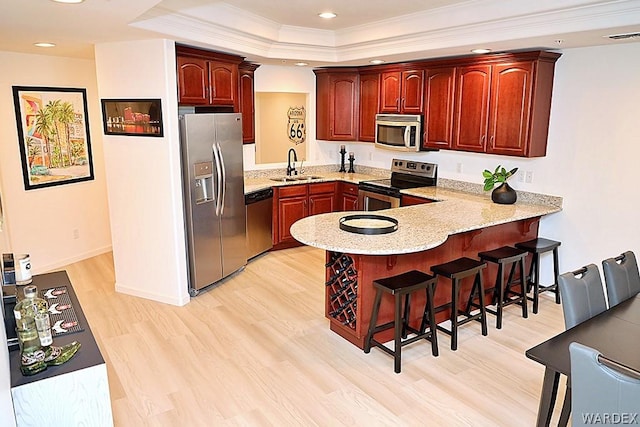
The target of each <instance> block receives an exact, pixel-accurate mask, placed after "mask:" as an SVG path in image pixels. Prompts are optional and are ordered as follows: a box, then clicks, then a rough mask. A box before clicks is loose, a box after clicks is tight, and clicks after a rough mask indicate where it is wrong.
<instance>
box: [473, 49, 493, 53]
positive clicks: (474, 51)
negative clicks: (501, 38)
mask: <svg viewBox="0 0 640 427" xmlns="http://www.w3.org/2000/svg"><path fill="white" fill-rule="evenodd" d="M471 52H473V53H489V52H491V49H472V50H471Z"/></svg>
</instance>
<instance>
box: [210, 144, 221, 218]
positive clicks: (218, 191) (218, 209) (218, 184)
mask: <svg viewBox="0 0 640 427" xmlns="http://www.w3.org/2000/svg"><path fill="white" fill-rule="evenodd" d="M212 151H213V159H214V161H215V163H216V194H215V198H216V216H220V214H221V209H222V208H221V196H222V167H221V165H220V153H219V152H218V148H217V147H216V145H213V146H212Z"/></svg>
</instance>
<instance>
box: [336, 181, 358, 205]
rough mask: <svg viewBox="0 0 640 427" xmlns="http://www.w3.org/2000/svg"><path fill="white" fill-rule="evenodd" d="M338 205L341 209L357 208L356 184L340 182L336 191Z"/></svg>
mask: <svg viewBox="0 0 640 427" xmlns="http://www.w3.org/2000/svg"><path fill="white" fill-rule="evenodd" d="M338 200H339V202H338V207H339V208H340V210H341V211H357V210H358V184H351V183H347V182H340V184H339V191H338Z"/></svg>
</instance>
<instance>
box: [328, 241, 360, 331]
mask: <svg viewBox="0 0 640 427" xmlns="http://www.w3.org/2000/svg"><path fill="white" fill-rule="evenodd" d="M327 258H328V260H327V264H326V268H327V276H326V277H327V281H326V283H325V284H326V286H327V304H328V314H329V316H330V317H331V318H333V319H335V320H337V321H338V322H340V323H342V324H343V325H345V326H347V327H349V328H351V329H354V330H355V328H356V313H357V298H358V271H357V270H356V268H355V264H354V262H353V258H351V257H350V256H349V255H345V254H342V253H340V252H330V253H329V254H328V257H327Z"/></svg>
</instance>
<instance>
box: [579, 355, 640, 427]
mask: <svg viewBox="0 0 640 427" xmlns="http://www.w3.org/2000/svg"><path fill="white" fill-rule="evenodd" d="M569 353H570V356H571V388H572V398H571V412H572V413H573V417H572V418H573V419H572V423H571V425H572V426H574V427H576V426H587V425H593V424H602V421H603V417H607V416H609V417H611V416H614V415H617V416H618V417H623V416H625V414H626V415H627V416H630V415H631V414H636V415H635V416H636V417H637V413H638V408H639V406H640V371H637V370H635V369H632V368H629V367H627V366H624V365H621V364H620V363H618V362H616V361H615V360H611V359H608V358H607V357H606V356H603V355H602V354H600V353H599V352H598V351H597V350H595V349H593V348H590V347H587V346H585V345H582V344H579V343H576V342H572V343H571V344H569ZM598 417H599V418H598ZM598 419H599V420H600V422H598ZM612 421H613V419H612ZM614 423H615V421H614ZM616 424H620V422H617V423H616Z"/></svg>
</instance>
